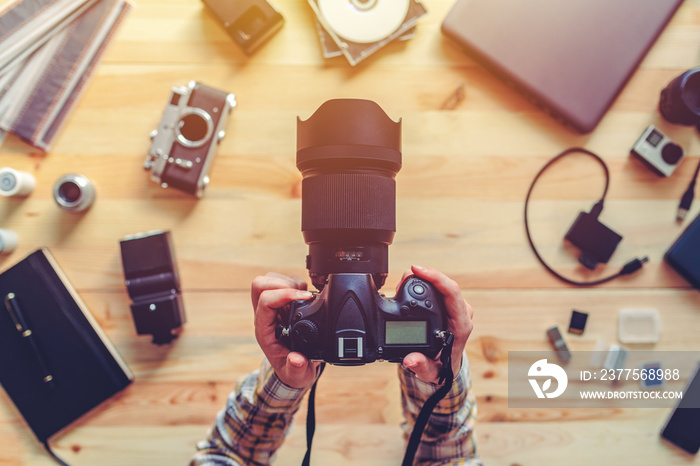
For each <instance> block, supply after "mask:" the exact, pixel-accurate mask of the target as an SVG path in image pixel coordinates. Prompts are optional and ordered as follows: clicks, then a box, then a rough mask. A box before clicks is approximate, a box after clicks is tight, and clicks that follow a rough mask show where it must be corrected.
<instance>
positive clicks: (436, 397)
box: [301, 331, 454, 466]
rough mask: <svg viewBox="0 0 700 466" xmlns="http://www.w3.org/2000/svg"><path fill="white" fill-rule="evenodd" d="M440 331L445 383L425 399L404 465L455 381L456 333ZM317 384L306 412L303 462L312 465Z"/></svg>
mask: <svg viewBox="0 0 700 466" xmlns="http://www.w3.org/2000/svg"><path fill="white" fill-rule="evenodd" d="M440 333H441V338H442V345H443V348H442V352H441V353H440V362H441V363H442V369H441V370H440V374H439V375H440V380H439V383H441V384H443V383H444V385H443V386H442V387H440V388H439V389H438V390H437V391H436V392H435V393H433V394H432V395H431V396H430V398H428V399H427V400H426V401H425V404H424V405H423V407H422V408H421V410H420V412H419V413H418V417H417V418H416V423H415V424H414V425H413V431H412V432H411V437H410V438H409V440H408V446H407V447H406V453H405V454H404V457H403V462H402V463H401V464H402V466H411V465H412V464H413V459H414V457H415V456H416V451H418V445H419V444H420V441H421V437H422V436H423V430H425V426H426V425H427V424H428V419H429V418H430V415H431V414H432V413H433V409H435V406H437V404H438V403H439V402H440V400H442V399H443V398H445V396H446V395H447V394H448V393H449V392H450V390H451V389H452V383H453V382H454V372H453V371H452V344H453V343H454V335H453V334H452V332H450V331H444V332H440ZM321 371H323V369H321ZM319 378H320V377H319ZM316 384H318V379H316V382H314V384H313V386H312V387H311V391H310V392H309V402H308V406H307V414H306V455H304V461H303V462H302V463H301V465H302V466H310V464H311V444H312V442H313V440H314V432H315V431H316V407H315V404H316V403H315V399H316Z"/></svg>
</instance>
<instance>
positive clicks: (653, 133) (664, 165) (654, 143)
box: [631, 125, 684, 176]
mask: <svg viewBox="0 0 700 466" xmlns="http://www.w3.org/2000/svg"><path fill="white" fill-rule="evenodd" d="M631 154H632V155H634V156H635V157H637V158H638V159H639V160H641V161H642V162H643V163H644V164H645V165H646V166H647V167H649V168H650V169H651V170H652V171H653V172H654V173H656V174H657V175H659V176H670V175H671V174H672V173H673V171H674V170H675V169H676V167H678V165H680V163H681V161H682V160H683V155H684V154H683V149H682V148H681V146H679V145H678V144H676V143H675V142H673V141H671V139H669V138H668V137H667V136H666V135H665V134H664V133H662V132H661V131H660V130H659V129H658V128H656V127H655V126H654V125H650V126H649V127H648V128H647V129H646V130H645V131H644V132H643V133H642V135H641V136H640V137H639V139H637V142H635V143H634V146H633V147H632V151H631Z"/></svg>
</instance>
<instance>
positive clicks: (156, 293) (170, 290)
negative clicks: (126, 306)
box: [119, 231, 187, 345]
mask: <svg viewBox="0 0 700 466" xmlns="http://www.w3.org/2000/svg"><path fill="white" fill-rule="evenodd" d="M119 246H120V248H121V255H122V266H123V268H124V279H125V282H126V290H127V292H128V293H129V297H130V298H131V300H132V304H131V315H132V317H133V318H134V325H135V326H136V333H137V334H139V335H153V343H155V344H157V345H162V344H165V343H170V342H171V341H172V340H173V339H174V338H176V337H177V335H178V331H179V329H180V327H181V326H182V324H184V323H185V321H186V320H187V319H186V317H185V308H184V306H183V304H182V296H181V294H180V274H179V272H178V269H177V263H176V262H175V251H174V249H173V244H172V241H171V239H170V232H168V231H153V232H149V233H139V234H135V235H131V236H127V237H126V238H124V239H123V240H121V241H120V242H119Z"/></svg>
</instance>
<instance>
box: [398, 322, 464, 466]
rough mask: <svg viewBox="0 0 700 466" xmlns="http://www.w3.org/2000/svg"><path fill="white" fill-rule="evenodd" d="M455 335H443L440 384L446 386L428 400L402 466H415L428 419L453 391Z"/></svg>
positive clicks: (417, 420) (409, 442) (448, 333)
mask: <svg viewBox="0 0 700 466" xmlns="http://www.w3.org/2000/svg"><path fill="white" fill-rule="evenodd" d="M454 340H455V338H454V335H453V334H452V333H451V332H449V331H445V332H443V334H442V345H443V348H442V352H441V353H440V362H441V363H442V369H441V370H440V380H439V383H443V382H444V385H443V386H442V387H440V388H439V389H438V390H437V391H436V392H435V393H433V394H432V395H431V396H430V398H428V399H427V400H426V401H425V403H424V404H423V407H422V408H421V410H420V412H419V413H418V417H417V418H416V423H415V424H414V425H413V431H412V432H411V437H410V438H409V439H408V446H407V447H406V454H404V457H403V462H402V463H401V465H402V466H411V465H412V464H413V458H414V457H415V456H416V451H418V445H419V444H420V440H421V437H423V430H424V429H425V426H426V425H427V424H428V419H430V415H431V414H432V413H433V409H435V406H437V404H438V403H439V402H440V400H442V399H443V398H445V396H446V395H447V394H448V393H449V392H450V390H451V389H452V383H453V382H454V373H453V371H452V344H453V343H454Z"/></svg>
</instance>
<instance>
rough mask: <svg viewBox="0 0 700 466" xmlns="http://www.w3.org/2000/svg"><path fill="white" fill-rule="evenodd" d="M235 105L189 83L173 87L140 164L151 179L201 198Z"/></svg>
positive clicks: (223, 95) (219, 93)
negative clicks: (144, 160)
mask: <svg viewBox="0 0 700 466" xmlns="http://www.w3.org/2000/svg"><path fill="white" fill-rule="evenodd" d="M235 106H236V99H235V97H234V95H233V94H228V93H226V92H223V91H220V90H217V89H214V88H212V87H209V86H205V85H204V84H201V83H198V82H195V81H192V82H190V83H189V85H188V86H187V87H183V86H177V87H173V88H172V91H171V92H170V98H169V99H168V103H167V105H166V106H165V110H164V111H163V116H162V118H161V120H160V124H159V125H158V129H156V130H154V131H152V132H151V148H150V149H149V151H148V157H147V158H146V162H145V163H144V168H145V169H146V170H150V172H151V179H152V180H153V181H155V182H157V183H159V184H160V185H161V186H162V187H164V188H167V187H168V186H170V187H173V188H176V189H179V190H181V191H184V192H186V193H188V194H192V195H194V196H197V197H201V196H202V193H203V192H204V189H205V188H206V187H207V185H208V184H209V171H210V168H211V165H212V163H213V162H214V157H215V155H216V149H217V147H218V145H219V143H220V142H221V140H222V139H223V138H224V136H225V135H226V132H225V131H224V128H225V127H226V123H227V121H228V117H229V114H230V113H231V110H233V107H235Z"/></svg>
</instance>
